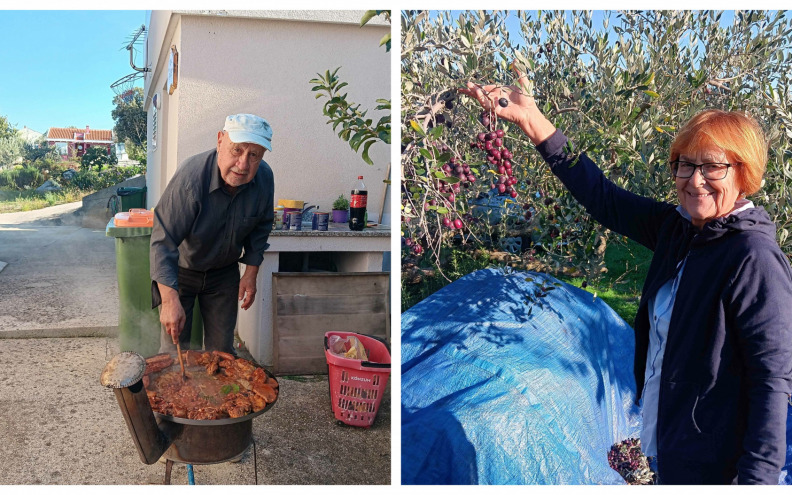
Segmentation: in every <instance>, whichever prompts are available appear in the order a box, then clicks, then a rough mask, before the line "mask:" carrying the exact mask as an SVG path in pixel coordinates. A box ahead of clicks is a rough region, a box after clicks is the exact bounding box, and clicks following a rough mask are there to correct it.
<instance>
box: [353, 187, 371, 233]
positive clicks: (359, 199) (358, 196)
mask: <svg viewBox="0 0 792 495" xmlns="http://www.w3.org/2000/svg"><path fill="white" fill-rule="evenodd" d="M367 202H368V191H367V190H366V185H365V184H363V176H362V175H359V176H358V180H357V184H355V186H354V187H353V188H352V198H351V199H350V200H349V230H363V229H364V228H365V227H366V203H367Z"/></svg>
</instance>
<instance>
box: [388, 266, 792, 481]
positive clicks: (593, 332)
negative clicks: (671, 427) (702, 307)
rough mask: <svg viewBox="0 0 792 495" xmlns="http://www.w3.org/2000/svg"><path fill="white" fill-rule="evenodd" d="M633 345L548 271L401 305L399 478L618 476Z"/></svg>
mask: <svg viewBox="0 0 792 495" xmlns="http://www.w3.org/2000/svg"><path fill="white" fill-rule="evenodd" d="M554 284H557V285H554ZM541 287H545V288H548V287H553V289H552V290H548V291H543V290H541ZM540 295H542V296H544V297H539V296H540ZM634 346H635V344H634V335H633V330H632V328H630V326H629V325H628V324H627V323H626V322H624V320H622V319H621V318H620V317H619V316H618V315H617V314H616V313H615V312H614V311H613V310H612V309H611V308H610V307H609V306H608V305H607V304H605V303H604V302H602V301H601V300H600V299H598V298H596V297H593V295H592V294H591V293H589V292H587V291H584V290H582V289H578V288H576V287H573V286H571V285H567V284H562V283H560V282H559V281H558V280H556V279H554V278H553V277H550V276H548V275H544V274H538V273H530V272H512V273H508V274H507V273H504V272H502V271H500V270H496V269H487V270H480V271H478V272H474V273H471V274H469V275H467V276H465V277H463V278H461V279H459V280H457V281H456V282H454V283H453V284H450V285H448V286H446V287H445V288H443V289H441V290H440V291H438V292H436V293H435V294H433V295H432V296H430V297H428V298H427V299H425V300H424V301H422V302H421V303H419V304H417V305H415V306H414V307H412V308H410V310H408V311H406V312H405V313H404V314H402V343H401V349H402V463H401V465H402V483H403V484H624V481H623V480H622V478H621V476H620V475H619V474H618V473H617V472H616V471H614V470H613V469H611V468H610V466H609V465H608V460H607V453H608V451H609V450H610V447H611V445H613V444H614V443H616V442H619V441H622V440H624V439H626V438H631V437H633V438H634V437H638V436H639V435H640V429H641V421H640V410H639V409H638V408H637V407H636V406H635V405H634V404H633V400H634V396H635V379H634V377H633V372H632V369H633V351H634ZM789 434H790V432H789V431H788V433H787V435H788V436H789ZM788 443H789V442H788ZM791 458H792V450H789V451H788V456H787V459H791ZM787 464H788V466H787V469H786V470H785V471H784V472H783V473H782V482H783V481H784V480H786V483H790V482H791V481H792V480H791V479H790V477H789V474H788V473H789V462H788V463H787Z"/></svg>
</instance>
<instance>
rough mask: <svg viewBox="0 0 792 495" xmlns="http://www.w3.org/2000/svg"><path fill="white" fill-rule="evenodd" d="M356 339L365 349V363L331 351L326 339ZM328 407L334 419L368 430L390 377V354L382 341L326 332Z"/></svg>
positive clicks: (351, 334) (375, 415) (343, 333)
mask: <svg viewBox="0 0 792 495" xmlns="http://www.w3.org/2000/svg"><path fill="white" fill-rule="evenodd" d="M333 335H337V336H339V337H341V338H347V337H349V336H354V337H357V338H358V339H359V340H360V342H361V343H362V344H363V347H365V348H366V353H367V354H368V358H369V360H368V361H361V360H360V359H347V358H345V357H342V356H337V355H335V354H333V353H332V352H330V349H329V347H328V339H329V338H330V337H331V336H333ZM325 357H326V358H327V368H328V374H327V378H328V382H329V383H330V404H331V406H332V409H333V414H335V417H336V419H338V420H339V421H342V422H344V423H346V424H348V425H352V426H362V427H364V428H368V427H370V426H371V425H372V424H373V423H374V418H376V417H377V411H378V410H379V405H380V402H382V395H383V394H384V393H385V387H386V386H387V385H388V376H389V375H390V352H389V351H388V347H387V346H386V345H385V344H384V343H383V342H381V341H379V340H377V339H375V338H373V337H369V336H367V335H361V334H359V333H354V332H327V333H325Z"/></svg>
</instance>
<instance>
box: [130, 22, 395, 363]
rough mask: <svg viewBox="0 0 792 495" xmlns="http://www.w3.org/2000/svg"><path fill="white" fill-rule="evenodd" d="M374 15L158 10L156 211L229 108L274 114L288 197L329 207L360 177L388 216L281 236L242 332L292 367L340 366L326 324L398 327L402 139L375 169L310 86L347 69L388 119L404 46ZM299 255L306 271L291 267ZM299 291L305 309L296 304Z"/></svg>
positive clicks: (276, 150) (152, 62)
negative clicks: (394, 243) (326, 343)
mask: <svg viewBox="0 0 792 495" xmlns="http://www.w3.org/2000/svg"><path fill="white" fill-rule="evenodd" d="M364 13H365V11H363V10H359V11H331V10H327V11H305V10H294V11H291V10H281V11H226V10H204V11H186V10H168V11H152V12H151V13H150V18H149V22H148V26H147V30H148V35H147V40H146V63H145V69H146V70H147V71H146V72H145V74H144V75H145V79H144V81H145V85H144V95H145V109H146V111H147V114H148V165H147V173H146V187H147V201H146V203H147V204H146V206H147V207H148V208H151V207H155V206H156V204H157V201H158V200H159V198H160V197H161V195H162V193H163V191H164V189H165V187H166V186H167V184H168V182H169V180H170V179H171V178H172V177H173V174H174V173H175V172H176V170H177V168H178V166H179V164H180V163H182V162H183V161H184V160H185V159H186V158H188V157H190V156H192V155H194V154H196V153H200V152H203V151H206V150H209V149H212V148H214V147H215V146H216V143H217V133H218V131H220V130H221V129H222V128H223V125H224V122H225V118H226V116H227V115H231V114H237V113H252V114H256V115H260V116H261V117H263V118H265V119H267V121H268V122H269V123H270V125H271V126H272V129H273V138H272V151H271V152H270V151H268V152H267V153H266V154H265V155H264V159H265V160H266V161H267V163H269V165H270V166H271V167H272V170H273V173H274V178H275V203H276V204H277V203H278V201H279V200H298V201H304V202H305V204H306V205H318V207H319V210H320V211H325V212H328V211H330V209H331V207H332V203H333V201H334V200H335V199H336V198H337V197H338V196H339V195H340V194H344V195H345V196H346V198H347V199H349V196H350V190H351V189H352V187H353V186H354V185H355V184H356V183H357V178H358V176H361V175H362V176H363V177H364V181H365V183H366V186H367V189H368V220H369V221H373V222H377V223H378V224H379V225H377V226H373V227H371V228H366V229H365V230H364V231H360V232H357V231H354V232H353V231H350V230H349V228H348V227H347V226H346V224H336V227H335V231H332V230H333V229H331V232H316V231H312V230H311V227H310V224H308V226H307V227H306V229H307V231H302V232H291V231H283V230H277V231H276V230H274V231H273V232H272V234H271V235H270V238H269V241H268V242H269V244H270V247H269V249H268V250H267V251H266V252H265V253H264V260H263V262H262V265H261V269H260V270H259V273H258V278H257V288H258V294H259V295H258V296H257V298H256V301H255V302H254V304H253V306H252V307H251V308H250V309H249V310H248V311H240V313H239V318H238V322H237V334H238V335H239V337H240V338H241V340H242V341H243V342H244V344H245V345H246V346H247V348H248V350H249V351H250V352H251V354H252V355H253V357H254V358H255V359H256V360H257V361H258V362H259V363H261V364H264V365H267V366H269V365H272V366H274V367H275V368H276V369H278V370H280V371H281V372H287V370H288V371H290V372H291V371H293V372H306V373H315V372H320V373H321V372H324V371H326V363H325V358H324V354H323V348H322V345H321V343H322V338H323V336H324V332H326V331H348V330H352V329H354V330H352V331H357V332H361V333H369V334H379V335H382V336H383V337H389V336H390V333H389V332H390V330H389V328H390V327H389V322H390V310H389V303H388V301H389V295H388V290H389V289H388V274H387V273H384V272H387V271H389V262H388V257H387V255H386V254H385V253H387V252H389V250H390V235H391V233H390V226H389V225H390V216H391V215H390V213H391V212H390V206H389V203H390V201H389V197H390V195H391V193H390V191H391V189H388V190H387V192H386V184H384V183H383V181H384V180H386V179H388V177H386V174H387V170H389V163H390V146H389V145H386V144H384V143H382V142H379V143H376V144H374V145H373V146H372V147H371V148H370V149H369V156H370V157H371V159H372V160H373V162H374V165H373V166H372V165H368V164H366V163H365V162H364V161H363V159H362V158H361V156H360V154H358V153H356V152H355V151H353V150H352V149H351V148H350V147H349V144H348V143H347V142H345V141H342V140H341V139H339V137H338V135H337V131H333V129H332V127H331V126H330V125H328V124H327V117H325V116H324V115H323V114H322V107H323V105H324V103H325V101H326V99H316V98H315V96H316V93H314V92H312V90H311V88H312V87H313V86H314V84H311V83H310V82H309V81H310V80H311V79H313V78H315V77H316V75H317V73H322V74H324V73H325V71H327V70H330V71H333V70H335V69H336V68H338V67H340V68H341V69H340V70H339V71H338V76H339V77H340V78H341V80H343V81H346V82H348V86H346V87H345V88H344V91H345V92H346V93H347V99H348V101H350V102H354V103H359V104H361V107H362V108H368V109H369V112H368V114H367V116H366V118H371V119H372V120H373V121H374V122H377V121H378V120H379V119H380V118H381V117H382V116H383V115H385V114H384V113H382V111H378V110H375V107H376V106H377V103H376V100H377V99H383V98H384V99H390V94H391V83H390V80H391V77H390V73H391V71H390V68H391V58H392V57H393V56H396V55H395V54H394V53H393V52H386V51H385V48H384V47H381V46H379V43H380V40H381V39H382V38H383V36H385V35H386V34H387V33H389V32H390V23H389V22H387V21H386V20H384V19H382V18H381V17H376V18H374V19H373V20H371V21H370V22H369V23H368V24H366V25H365V26H363V27H361V26H360V20H361V18H362V17H363V15H364ZM383 205H384V206H383ZM381 208H384V214H383V215H382V218H380V209H381ZM306 229H303V230H306ZM295 260H297V265H301V266H302V267H303V268H302V269H299V270H294V269H292V268H287V265H289V266H294V265H293V262H294V261H295ZM315 260H325V262H326V263H327V267H328V268H327V269H326V270H325V271H326V272H332V273H320V274H316V273H310V272H315V271H316V270H313V269H312V262H313V261H315ZM386 267H388V268H386ZM383 269H384V270H383ZM295 271H296V272H301V273H295ZM285 272H290V273H285ZM355 287H364V288H363V289H355ZM355 290H358V291H363V292H366V293H368V295H369V299H368V300H369V302H370V303H360V302H359V301H358V302H357V306H355V305H354V304H353V303H352V302H353V301H357V300H358V299H359V297H358V295H359V292H358V293H355ZM289 291H292V292H289ZM294 291H296V292H294ZM311 291H313V292H311ZM297 296H299V297H298V298H299V299H300V304H298V305H294V304H292V303H293V302H294V301H295V297H297ZM278 298H282V300H281V299H278ZM329 298H332V299H333V301H332V302H333V303H332V304H329V302H330V299H329ZM361 304H363V306H361ZM366 304H367V305H366ZM353 306H355V307H354V308H353ZM320 309H321V310H320ZM300 312H302V313H301V314H298V313H300ZM286 313H288V314H286ZM336 329H337V330H336ZM284 335H285V336H286V337H285V338H282V337H283V336H284ZM279 336H280V337H279ZM279 343H280V344H279ZM317 343H318V344H317ZM323 370H324V371H323Z"/></svg>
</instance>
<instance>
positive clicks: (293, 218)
mask: <svg viewBox="0 0 792 495" xmlns="http://www.w3.org/2000/svg"><path fill="white" fill-rule="evenodd" d="M288 217H289V230H302V212H301V211H292V212H290V213H288ZM284 224H285V223H284Z"/></svg>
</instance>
